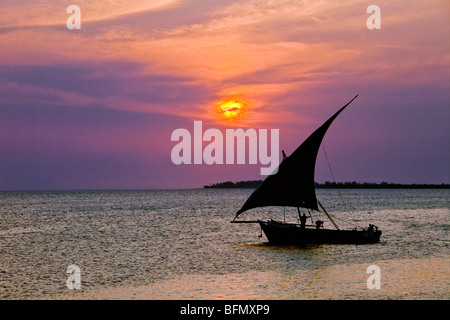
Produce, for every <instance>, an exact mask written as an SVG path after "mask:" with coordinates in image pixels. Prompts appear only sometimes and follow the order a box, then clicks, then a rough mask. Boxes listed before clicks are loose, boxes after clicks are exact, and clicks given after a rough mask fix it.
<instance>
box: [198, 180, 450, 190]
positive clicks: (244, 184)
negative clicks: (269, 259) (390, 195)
mask: <svg viewBox="0 0 450 320" xmlns="http://www.w3.org/2000/svg"><path fill="white" fill-rule="evenodd" d="M261 182H262V180H251V181H238V182H232V181H225V182H219V183H214V184H210V185H205V186H203V188H206V189H209V188H257V187H258V186H259V185H260V184H261ZM315 185H316V188H317V189H450V184H445V183H442V184H416V183H414V184H400V183H388V182H381V183H372V182H363V183H361V182H355V181H353V182H337V183H336V182H329V181H326V182H324V183H317V182H316V183H315Z"/></svg>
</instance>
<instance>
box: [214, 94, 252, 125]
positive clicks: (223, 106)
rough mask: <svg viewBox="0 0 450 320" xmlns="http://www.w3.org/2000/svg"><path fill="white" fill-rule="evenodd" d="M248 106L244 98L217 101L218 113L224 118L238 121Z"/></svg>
mask: <svg viewBox="0 0 450 320" xmlns="http://www.w3.org/2000/svg"><path fill="white" fill-rule="evenodd" d="M246 107H247V102H245V101H244V100H243V99H242V98H232V99H226V100H222V101H220V102H218V103H217V113H218V116H219V117H220V118H222V119H225V120H229V121H236V120H238V119H241V118H242V115H243V113H244V111H245V109H246Z"/></svg>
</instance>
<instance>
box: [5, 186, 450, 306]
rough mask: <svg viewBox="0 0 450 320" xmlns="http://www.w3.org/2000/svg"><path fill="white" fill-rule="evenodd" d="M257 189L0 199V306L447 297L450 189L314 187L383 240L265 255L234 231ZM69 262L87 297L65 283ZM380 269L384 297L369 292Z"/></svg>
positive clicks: (253, 236)
mask: <svg viewBox="0 0 450 320" xmlns="http://www.w3.org/2000/svg"><path fill="white" fill-rule="evenodd" d="M251 192H252V190H251V189H196V190H154V191H153V190H152V191H57V192H50V191H45V192H44V191H43V192H0V299H200V300H201V299H277V300H278V299H279V300H284V299H439V300H444V299H445V300H446V299H449V298H450V295H449V288H450V276H449V271H450V265H449V257H450V250H449V244H450V239H449V217H450V206H449V199H450V197H449V196H450V190H409V189H404V190H381V189H377V190H375V189H373V190H356V189H352V190H326V189H319V190H318V191H317V195H318V199H319V201H321V203H322V204H323V205H324V206H325V207H326V208H327V211H328V212H329V213H330V214H331V215H332V216H333V217H334V218H335V220H336V222H337V223H338V224H339V226H340V227H341V228H342V229H345V228H353V227H355V226H361V227H367V226H368V224H369V223H373V224H375V225H377V226H378V227H379V228H380V229H381V230H382V231H383V234H382V236H381V240H382V241H381V242H380V243H377V244H368V245H348V244H347V245H311V246H306V247H294V246H270V245H268V244H267V243H266V241H267V239H266V238H265V237H264V235H263V236H262V237H260V232H261V230H260V228H259V226H258V225H257V224H231V223H230V221H231V220H232V219H233V217H234V214H235V212H236V211H237V210H238V209H239V208H240V207H241V206H242V204H243V203H244V202H245V200H246V199H247V197H248V196H249V195H250V193H251ZM296 215H297V213H296V210H295V209H293V208H286V209H284V208H278V209H277V208H261V209H255V210H252V211H251V212H249V213H244V214H243V218H244V219H252V218H255V217H263V216H264V217H272V218H274V219H278V220H284V219H285V220H289V221H295V219H296ZM319 216H320V215H319V214H318V213H314V214H313V219H318V218H319ZM320 219H321V220H325V221H326V220H327V219H326V217H321V218H320ZM325 227H330V228H331V227H332V225H331V224H330V223H329V222H326V223H325ZM70 265H76V266H77V267H78V268H79V275H80V278H79V280H80V282H79V283H80V289H70V288H69V287H68V285H67V280H68V279H69V277H71V276H73V275H72V274H71V273H67V269H68V267H69V266H70ZM374 265H375V266H377V267H378V268H379V269H378V270H379V273H378V275H379V279H380V282H379V289H377V288H375V289H369V287H368V279H369V277H371V276H372V273H368V268H370V266H374ZM370 281H372V280H370ZM370 281H369V282H370ZM371 283H374V282H371Z"/></svg>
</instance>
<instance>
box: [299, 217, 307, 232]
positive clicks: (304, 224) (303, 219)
mask: <svg viewBox="0 0 450 320" xmlns="http://www.w3.org/2000/svg"><path fill="white" fill-rule="evenodd" d="M305 226H306V215H305V214H303V215H302V216H301V217H300V228H302V229H304V228H305Z"/></svg>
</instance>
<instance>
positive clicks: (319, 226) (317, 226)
mask: <svg viewBox="0 0 450 320" xmlns="http://www.w3.org/2000/svg"><path fill="white" fill-rule="evenodd" d="M320 228H323V221H320V220H317V221H316V229H320Z"/></svg>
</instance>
